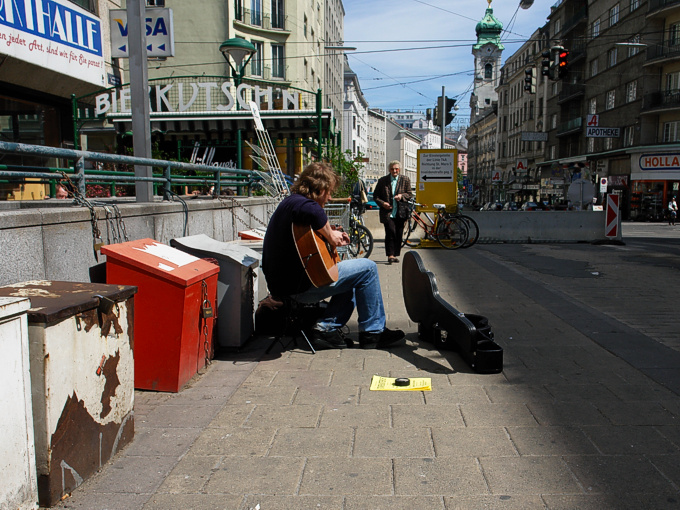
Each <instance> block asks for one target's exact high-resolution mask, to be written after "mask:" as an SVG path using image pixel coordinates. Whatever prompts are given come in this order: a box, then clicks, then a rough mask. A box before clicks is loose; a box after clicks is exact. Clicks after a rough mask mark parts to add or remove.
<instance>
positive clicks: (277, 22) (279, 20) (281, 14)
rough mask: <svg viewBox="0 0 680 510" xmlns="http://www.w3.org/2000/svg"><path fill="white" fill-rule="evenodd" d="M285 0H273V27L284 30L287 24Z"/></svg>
mask: <svg viewBox="0 0 680 510" xmlns="http://www.w3.org/2000/svg"><path fill="white" fill-rule="evenodd" d="M283 1H284V0H272V28H278V29H281V30H283V29H284V28H286V26H285V23H284V22H285V19H286V16H285V11H284V4H283Z"/></svg>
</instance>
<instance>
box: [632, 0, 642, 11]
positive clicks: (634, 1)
mask: <svg viewBox="0 0 680 510" xmlns="http://www.w3.org/2000/svg"><path fill="white" fill-rule="evenodd" d="M638 7H640V0H630V12H633V11H634V10H635V9H637V8H638Z"/></svg>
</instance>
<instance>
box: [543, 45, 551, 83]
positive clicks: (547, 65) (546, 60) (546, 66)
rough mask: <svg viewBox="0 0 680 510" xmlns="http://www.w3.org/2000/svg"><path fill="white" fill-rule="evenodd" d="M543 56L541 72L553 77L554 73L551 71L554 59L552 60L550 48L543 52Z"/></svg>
mask: <svg viewBox="0 0 680 510" xmlns="http://www.w3.org/2000/svg"><path fill="white" fill-rule="evenodd" d="M541 56H542V57H543V60H542V61H541V74H542V75H543V76H547V77H548V78H550V79H552V77H551V74H552V73H551V72H550V70H551V67H552V66H551V64H552V61H551V60H550V50H545V51H544V52H543V53H541Z"/></svg>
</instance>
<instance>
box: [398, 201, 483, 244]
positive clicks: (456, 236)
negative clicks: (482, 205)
mask: <svg viewBox="0 0 680 510" xmlns="http://www.w3.org/2000/svg"><path fill="white" fill-rule="evenodd" d="M408 204H409V209H410V211H411V214H410V216H409V218H408V221H407V223H406V234H405V236H404V240H403V242H402V246H410V247H414V246H417V245H418V244H420V242H421V240H420V239H418V240H417V241H415V240H411V236H412V235H413V233H414V232H415V231H416V230H418V229H420V230H422V231H423V233H424V236H423V238H424V239H428V240H436V241H438V242H439V244H440V245H441V246H442V247H443V248H446V249H448V250H457V249H458V248H463V247H464V246H465V244H466V243H468V242H469V241H470V240H469V229H468V226H467V222H466V221H464V220H463V219H462V218H461V217H460V216H459V215H457V214H452V213H447V212H446V205H444V204H433V206H434V207H435V208H436V209H437V212H436V214H435V216H434V218H433V217H432V216H430V213H428V212H423V213H421V212H418V211H416V206H417V207H424V206H425V204H419V203H417V202H416V201H415V200H414V199H411V200H409V201H408ZM422 215H424V216H425V219H426V220H427V222H426V221H425V219H423V216H422ZM475 225H476V223H475ZM475 240H476V239H475ZM470 246H471V245H470Z"/></svg>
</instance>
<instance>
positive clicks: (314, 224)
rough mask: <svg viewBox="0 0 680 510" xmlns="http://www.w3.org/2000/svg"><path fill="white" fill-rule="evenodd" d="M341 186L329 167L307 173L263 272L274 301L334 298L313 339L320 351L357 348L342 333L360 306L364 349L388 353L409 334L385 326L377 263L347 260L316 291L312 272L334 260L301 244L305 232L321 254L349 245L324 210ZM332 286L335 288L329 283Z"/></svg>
mask: <svg viewBox="0 0 680 510" xmlns="http://www.w3.org/2000/svg"><path fill="white" fill-rule="evenodd" d="M338 184H339V176H338V175H337V174H336V173H335V171H334V170H333V168H332V167H331V165H330V164H328V163H311V164H310V165H308V166H307V167H306V168H305V169H304V170H303V172H302V174H300V177H299V178H298V180H297V181H296V183H295V184H294V185H293V187H292V189H291V194H290V195H289V196H287V197H286V198H284V199H283V200H282V201H281V203H280V204H279V206H278V207H277V208H276V211H274V214H273V215H272V217H271V220H270V221H269V225H268V227H267V233H266V234H265V238H264V246H263V252H262V270H263V272H264V275H265V278H266V279H267V285H268V286H269V291H270V293H271V294H272V296H276V297H278V298H283V297H287V296H289V297H291V298H293V299H295V300H296V301H298V302H300V303H318V302H319V301H322V300H324V299H327V298H330V301H329V303H328V307H327V308H326V309H325V310H324V311H323V315H322V317H321V318H320V319H319V320H318V321H317V323H316V325H315V327H314V331H313V337H312V339H310V341H311V343H312V345H313V346H314V349H316V350H320V349H342V348H344V347H347V346H350V345H351V344H352V342H351V341H349V340H347V339H345V337H344V334H343V333H342V331H341V329H342V328H343V326H344V325H345V324H346V323H347V321H349V319H350V317H351V315H352V312H353V311H354V307H355V306H356V308H357V314H358V325H359V344H360V346H361V347H362V348H364V349H375V348H378V349H381V348H386V347H389V346H392V345H394V344H395V343H396V342H399V341H400V340H402V339H403V338H404V332H403V331H400V330H390V329H387V328H386V327H385V308H384V305H383V299H382V292H381V290H380V279H379V277H378V268H377V266H376V264H375V262H373V261H372V260H369V259H366V258H360V259H351V260H343V261H341V262H339V263H337V266H335V265H333V267H331V268H329V274H330V277H329V275H328V274H326V275H322V276H321V278H319V281H317V285H318V286H315V285H314V284H313V280H317V275H315V274H314V273H313V272H312V271H311V270H310V268H311V267H312V265H313V262H319V261H320V259H321V257H322V256H323V255H325V256H326V257H327V258H328V253H325V254H324V253H306V252H304V249H303V248H302V247H301V245H302V244H303V241H302V240H300V239H298V241H297V243H296V236H298V235H299V232H301V231H305V230H307V231H308V232H310V236H311V238H314V239H315V240H316V241H313V242H316V243H317V244H319V245H321V248H320V251H321V252H323V251H324V250H327V251H328V248H330V252H331V253H334V252H335V248H336V247H338V246H344V245H346V244H348V243H349V236H348V235H347V233H346V232H342V231H339V230H334V229H333V228H332V227H331V225H330V223H329V221H328V217H327V216H326V212H325V211H324V208H323V207H324V205H325V204H326V202H328V200H329V199H330V198H331V194H332V193H333V192H334V191H335V190H336V188H337V187H338ZM294 231H295V232H296V233H295V234H294ZM319 238H322V239H323V241H325V243H327V245H328V247H327V246H325V243H324V242H322V241H320V240H319ZM336 255H337V254H336ZM330 258H331V259H332V257H330ZM331 264H333V262H331ZM336 270H337V277H336V276H335V271H336ZM329 278H330V279H329ZM333 280H335V281H333ZM329 281H330V282H331V283H325V284H324V282H329ZM319 282H321V283H319Z"/></svg>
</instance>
